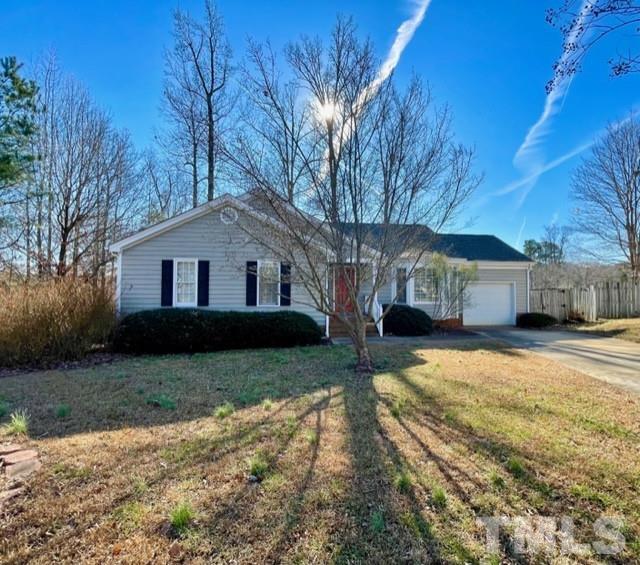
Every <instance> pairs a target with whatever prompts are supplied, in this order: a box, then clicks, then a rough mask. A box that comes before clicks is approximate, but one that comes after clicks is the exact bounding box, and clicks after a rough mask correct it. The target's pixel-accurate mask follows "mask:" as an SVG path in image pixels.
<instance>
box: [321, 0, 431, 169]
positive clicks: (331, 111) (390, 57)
mask: <svg viewBox="0 0 640 565" xmlns="http://www.w3.org/2000/svg"><path fill="white" fill-rule="evenodd" d="M431 1H432V0H419V1H418V2H417V3H416V4H415V10H414V12H413V14H412V15H411V17H410V18H409V19H408V20H405V21H403V22H402V23H401V24H400V27H399V28H398V29H397V31H396V38H395V39H394V40H393V44H392V45H391V48H390V49H389V52H388V53H387V56H386V57H385V59H384V61H383V62H382V64H381V65H380V68H379V69H378V72H377V74H376V77H375V78H374V79H373V80H372V81H371V82H370V83H369V84H368V85H367V86H366V87H365V88H364V90H363V91H362V92H361V93H360V95H359V96H358V99H357V100H356V102H355V107H354V109H353V112H354V114H355V117H356V118H357V117H358V115H359V114H360V112H361V110H362V108H363V107H364V105H365V103H366V102H367V101H368V100H369V99H370V98H371V97H373V96H375V94H376V93H377V92H378V89H379V88H380V86H382V84H383V83H384V81H385V80H387V79H388V78H389V76H391V73H392V72H393V70H394V69H395V68H396V67H397V66H398V63H399V62H400V57H401V56H402V53H403V52H404V50H405V48H406V47H407V45H408V44H409V42H410V41H411V39H412V38H413V35H414V34H415V32H416V30H417V29H418V28H419V27H420V24H421V23H422V21H423V20H424V17H425V15H426V13H427V9H428V8H429V5H430V4H431ZM312 104H313V106H314V112H315V113H316V115H317V116H319V117H320V118H321V119H322V120H326V119H331V118H335V117H336V114H337V113H339V108H338V107H337V104H339V101H330V102H329V103H328V104H326V103H325V104H323V103H321V102H320V101H319V100H316V101H315V102H312ZM344 127H345V131H344V132H343V134H342V138H343V139H342V143H345V142H346V141H347V140H348V139H349V138H350V137H351V134H352V129H353V121H352V120H349V122H348V123H347V124H345V126H344ZM335 143H336V144H337V147H336V152H337V151H338V150H339V149H340V145H341V143H340V141H339V140H338V139H336V140H335ZM328 154H329V151H328V150H327V155H328ZM324 166H325V168H326V170H325V171H324V173H323V174H324V175H326V174H328V172H329V169H328V163H327V162H326V160H325V164H324Z"/></svg>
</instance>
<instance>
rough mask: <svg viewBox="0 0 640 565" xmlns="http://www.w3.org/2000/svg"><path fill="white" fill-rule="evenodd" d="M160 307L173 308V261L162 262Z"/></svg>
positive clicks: (165, 260) (164, 260)
mask: <svg viewBox="0 0 640 565" xmlns="http://www.w3.org/2000/svg"><path fill="white" fill-rule="evenodd" d="M160 306H173V259H163V260H162V285H161V288H160Z"/></svg>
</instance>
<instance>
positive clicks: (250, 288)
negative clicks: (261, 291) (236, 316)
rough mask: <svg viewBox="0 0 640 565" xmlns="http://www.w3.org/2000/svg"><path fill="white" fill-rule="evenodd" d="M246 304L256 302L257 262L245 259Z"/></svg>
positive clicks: (254, 304) (254, 303)
mask: <svg viewBox="0 0 640 565" xmlns="http://www.w3.org/2000/svg"><path fill="white" fill-rule="evenodd" d="M246 304H247V306H256V305H257V304H258V262H257V261H247V300H246Z"/></svg>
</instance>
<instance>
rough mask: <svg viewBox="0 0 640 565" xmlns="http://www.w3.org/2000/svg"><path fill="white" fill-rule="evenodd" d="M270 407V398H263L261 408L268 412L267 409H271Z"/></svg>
mask: <svg viewBox="0 0 640 565" xmlns="http://www.w3.org/2000/svg"><path fill="white" fill-rule="evenodd" d="M271 408H273V402H272V401H271V399H270V398H265V399H264V400H263V401H262V409H263V410H265V411H266V412H268V411H269V410H271Z"/></svg>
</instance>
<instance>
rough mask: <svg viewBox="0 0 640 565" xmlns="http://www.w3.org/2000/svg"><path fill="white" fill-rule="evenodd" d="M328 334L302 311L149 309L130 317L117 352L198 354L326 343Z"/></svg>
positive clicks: (117, 339)
mask: <svg viewBox="0 0 640 565" xmlns="http://www.w3.org/2000/svg"><path fill="white" fill-rule="evenodd" d="M321 338H322V332H321V330H320V327H319V326H318V324H316V323H315V322H314V321H313V320H312V319H311V318H310V317H309V316H307V315H305V314H300V313H299V312H230V311H226V312H225V311H216V310H199V309H197V308H162V309H157V310H145V311H142V312H136V313H135V314H130V315H129V316H127V317H126V318H124V319H123V320H122V321H121V322H120V324H119V326H118V328H117V329H116V332H115V337H114V349H115V350H116V351H121V352H123V353H135V354H163V353H196V352H206V351H219V350H224V349H254V348H262V347H293V346H297V345H316V344H318V343H320V339H321Z"/></svg>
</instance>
